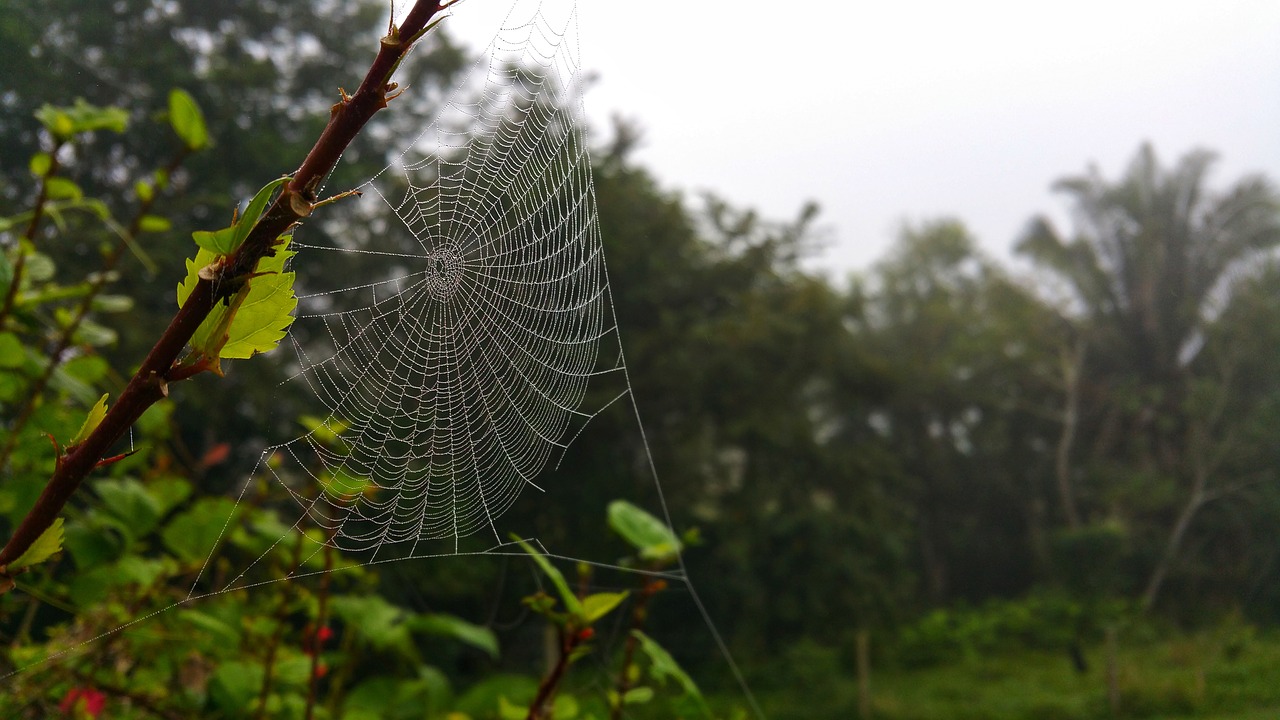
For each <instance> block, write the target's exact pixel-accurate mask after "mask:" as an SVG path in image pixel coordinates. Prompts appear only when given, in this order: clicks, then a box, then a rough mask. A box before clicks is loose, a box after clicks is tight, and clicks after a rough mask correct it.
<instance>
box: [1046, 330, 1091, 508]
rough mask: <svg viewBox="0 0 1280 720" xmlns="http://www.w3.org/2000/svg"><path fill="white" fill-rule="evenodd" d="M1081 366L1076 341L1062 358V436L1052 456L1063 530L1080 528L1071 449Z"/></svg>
mask: <svg viewBox="0 0 1280 720" xmlns="http://www.w3.org/2000/svg"><path fill="white" fill-rule="evenodd" d="M1083 366H1084V341H1082V340H1077V341H1076V344H1075V347H1073V348H1072V349H1071V350H1070V354H1068V353H1066V352H1064V353H1063V358H1062V381H1063V392H1064V393H1065V395H1066V397H1065V398H1063V407H1062V434H1061V435H1059V436H1058V448H1057V453H1056V454H1055V457H1054V465H1053V469H1054V475H1055V477H1056V479H1057V481H1058V500H1059V502H1061V503H1062V512H1063V514H1065V515H1066V518H1067V527H1068V528H1070V529H1072V530H1078V529H1079V528H1080V511H1079V509H1078V508H1077V507H1076V496H1075V488H1074V487H1073V486H1072V483H1071V447H1072V445H1074V444H1075V439H1076V427H1077V426H1078V425H1079V422H1080V372H1081V368H1082V367H1083Z"/></svg>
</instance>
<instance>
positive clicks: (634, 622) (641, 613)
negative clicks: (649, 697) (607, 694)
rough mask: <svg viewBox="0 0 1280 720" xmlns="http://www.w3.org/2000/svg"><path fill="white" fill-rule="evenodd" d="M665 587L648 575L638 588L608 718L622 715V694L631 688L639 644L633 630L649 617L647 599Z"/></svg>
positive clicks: (613, 718)
mask: <svg viewBox="0 0 1280 720" xmlns="http://www.w3.org/2000/svg"><path fill="white" fill-rule="evenodd" d="M666 587H667V583H666V581H665V580H662V579H660V578H656V577H652V576H649V577H646V578H645V581H644V586H643V587H641V588H640V594H639V597H637V598H636V604H635V608H634V609H632V611H631V632H629V633H627V643H626V646H625V647H624V648H623V650H622V668H621V669H620V670H619V671H618V682H617V687H616V688H615V689H616V690H617V691H618V702H617V703H616V704H615V705H613V706H612V707H611V708H610V709H609V718H610V720H617V719H618V718H620V717H622V696H623V695H626V694H627V691H628V690H630V689H631V675H630V670H631V665H632V663H633V662H635V657H636V646H637V645H639V644H640V641H639V639H638V638H637V637H636V634H635V631H636V630H643V629H644V624H645V621H646V620H648V619H649V600H650V599H651V598H652V597H653V596H654V595H657V594H658V593H660V592H662V591H663V590H664V589H666Z"/></svg>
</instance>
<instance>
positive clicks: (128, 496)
mask: <svg viewBox="0 0 1280 720" xmlns="http://www.w3.org/2000/svg"><path fill="white" fill-rule="evenodd" d="M93 489H94V492H96V493H97V495H98V497H99V498H100V499H101V500H102V505H103V507H104V508H105V509H106V510H107V512H109V513H110V514H111V515H113V516H115V517H116V519H118V520H120V521H121V528H122V529H124V530H125V532H126V533H127V534H128V535H129V537H131V538H132V539H134V540H138V539H141V538H142V537H144V536H145V535H146V534H147V533H149V532H151V531H152V530H154V529H155V527H156V524H157V523H159V522H160V516H161V515H162V513H163V511H164V508H163V507H161V504H160V502H159V501H157V500H156V498H154V497H152V495H151V493H149V492H147V488H146V486H144V485H143V484H142V483H140V482H138V481H137V480H135V479H133V478H123V479H119V480H116V479H104V480H99V481H98V482H97V483H95V484H94V486H93Z"/></svg>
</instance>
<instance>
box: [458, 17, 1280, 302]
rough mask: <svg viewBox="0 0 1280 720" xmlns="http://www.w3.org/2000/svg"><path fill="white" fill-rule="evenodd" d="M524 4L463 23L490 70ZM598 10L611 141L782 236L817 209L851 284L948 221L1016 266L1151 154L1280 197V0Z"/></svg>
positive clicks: (668, 182) (665, 178) (584, 40)
mask: <svg viewBox="0 0 1280 720" xmlns="http://www.w3.org/2000/svg"><path fill="white" fill-rule="evenodd" d="M543 4H544V6H547V8H548V10H549V12H550V13H552V14H554V13H556V12H560V11H561V9H562V8H563V7H564V6H566V5H570V4H571V3H570V2H562V0H544V3H543ZM512 6H513V3H512V1H511V0H465V2H462V3H461V4H459V5H458V6H457V7H456V8H455V9H454V11H453V17H452V18H450V19H449V20H448V21H447V23H448V25H449V28H450V31H451V32H452V33H453V35H454V37H455V38H457V39H459V40H461V41H462V42H464V43H465V44H466V45H468V46H469V47H471V48H472V49H473V50H479V49H481V48H483V47H484V46H485V45H486V44H487V43H488V41H489V39H490V38H491V37H492V36H493V35H494V33H495V32H496V30H497V29H498V28H499V27H500V26H501V24H502V21H503V17H504V16H505V15H507V13H508V11H510V10H511V9H512ZM577 6H578V14H579V22H578V28H579V44H580V46H581V59H582V64H583V66H584V68H585V69H586V70H588V71H591V72H595V73H598V74H599V80H598V82H597V83H596V84H595V86H594V87H593V88H592V90H591V91H590V92H589V93H588V94H587V96H586V98H585V104H586V108H587V113H588V115H589V117H591V118H592V121H593V124H594V125H595V126H596V127H598V128H600V129H605V128H606V127H607V122H608V119H609V117H610V116H611V115H613V114H615V113H616V114H621V115H623V116H625V117H628V118H632V119H634V120H636V121H637V122H638V123H639V125H640V126H641V127H642V129H643V131H644V144H643V145H642V147H641V148H640V150H639V151H638V153H637V159H638V160H639V161H640V162H642V163H643V164H644V165H645V166H647V167H648V168H649V169H650V170H651V171H652V172H653V173H654V174H655V175H656V176H657V177H658V178H659V180H660V181H661V182H662V184H663V186H664V187H667V188H670V189H674V190H681V191H685V192H687V193H690V194H692V193H696V192H699V191H701V190H712V191H715V192H716V193H718V194H721V195H722V196H724V197H726V198H727V199H729V200H730V201H732V202H734V203H736V204H739V205H743V206H750V207H754V208H757V209H759V210H761V211H762V212H764V213H765V214H766V215H768V216H770V217H775V218H788V217H792V216H794V214H795V213H796V212H797V211H798V210H799V208H800V207H801V205H802V204H803V202H804V201H805V200H807V199H813V200H816V201H818V202H819V203H820V204H821V206H822V209H823V213H822V216H821V218H822V224H823V225H824V226H825V227H826V228H828V229H829V231H830V234H831V239H832V243H831V245H830V247H829V248H828V249H827V250H826V251H825V253H824V254H823V255H822V256H821V258H820V259H819V263H820V264H821V265H822V266H823V267H825V268H828V269H830V270H831V272H832V273H833V275H834V276H836V277H841V276H843V275H844V274H845V273H846V272H847V271H848V270H850V269H859V268H866V267H867V266H868V265H869V264H870V263H872V262H873V261H874V260H876V259H877V258H879V257H880V256H882V255H883V253H884V252H885V250H886V249H887V248H888V247H889V246H890V244H891V242H892V239H893V237H894V236H895V234H896V231H897V228H898V227H900V225H901V223H902V222H903V221H904V220H911V221H915V220H921V219H927V218H934V217H939V216H943V215H950V216H956V217H959V218H960V219H962V220H964V221H965V222H966V223H967V224H968V225H969V227H970V229H971V230H972V231H973V232H974V234H975V235H977V237H978V238H979V239H980V241H981V242H982V244H983V246H984V247H985V248H987V249H988V250H989V251H990V252H992V253H994V254H997V255H999V256H1001V257H1007V256H1008V254H1009V248H1010V247H1011V245H1012V244H1013V242H1014V240H1015V238H1016V237H1017V235H1018V233H1019V232H1020V231H1021V229H1022V227H1023V226H1024V224H1025V223H1026V221H1027V220H1028V219H1029V218H1030V217H1031V216H1032V215H1033V214H1036V213H1045V212H1047V213H1050V214H1051V215H1052V216H1053V217H1055V218H1057V219H1059V220H1060V221H1061V222H1064V223H1065V218H1066V214H1065V208H1066V206H1065V204H1064V198H1063V197H1061V196H1058V195H1056V194H1054V193H1052V192H1051V191H1050V189H1049V186H1050V184H1051V183H1052V182H1053V181H1054V180H1055V179H1057V178H1059V177H1061V176H1063V175H1067V174H1077V173H1079V172H1081V171H1083V170H1084V169H1085V168H1086V167H1087V166H1088V165H1089V164H1090V163H1096V164H1097V165H1098V166H1099V167H1100V168H1101V169H1102V170H1103V172H1104V173H1105V174H1107V175H1108V176H1111V177H1114V176H1115V175H1116V174H1117V173H1118V172H1119V171H1120V170H1121V169H1122V168H1123V166H1124V164H1125V163H1126V162H1127V161H1128V160H1129V158H1131V157H1132V155H1133V154H1134V152H1135V151H1136V150H1137V148H1138V145H1139V144H1140V143H1141V142H1142V141H1144V140H1150V141H1152V142H1153V143H1154V145H1155V148H1156V150H1157V153H1158V154H1159V155H1160V156H1161V158H1162V160H1163V161H1165V162H1166V163H1171V162H1173V161H1174V160H1176V159H1177V158H1178V157H1179V156H1181V155H1182V154H1183V153H1184V152H1186V151H1187V150H1190V149H1191V148H1193V147H1208V148H1212V149H1214V150H1216V151H1218V152H1219V154H1220V156H1221V162H1220V164H1219V165H1218V166H1217V171H1216V173H1215V176H1214V179H1215V180H1216V181H1217V182H1218V183H1219V186H1221V184H1223V183H1225V182H1227V181H1229V180H1234V179H1236V178H1238V177H1239V176H1241V175H1242V174H1244V173H1247V172H1263V173H1266V174H1267V175H1269V176H1270V177H1271V178H1273V179H1276V180H1280V1H1277V0H1256V1H1254V2H1245V1H1237V2H1231V1H1229V0H1228V1H1224V2H1208V1H1206V0H1201V1H1198V2H1189V1H1177V0H1166V1H1164V2H1152V1H1144V2H1137V1H1131V2H1127V1H1123V0H1109V1H1106V2H1100V1H1094V0H1083V1H1079V0H1077V1H1073V2H1070V3H1067V2H1057V3H1050V2H1026V0H1022V1H1020V2H983V1H981V0H974V1H972V2H964V3H957V2H924V1H916V2H888V1H885V0H881V1H877V2H809V3H802V2H778V1H775V2H762V1H756V0H734V1H730V0H686V1H684V2H679V1H677V2H663V3H635V2H619V0H578V2H577ZM515 12H516V13H517V14H518V13H521V12H523V9H521V8H517V9H516V11H515Z"/></svg>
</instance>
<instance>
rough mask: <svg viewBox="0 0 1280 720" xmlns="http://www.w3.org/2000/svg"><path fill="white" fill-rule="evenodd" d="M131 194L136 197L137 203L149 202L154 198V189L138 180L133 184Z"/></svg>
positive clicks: (145, 182) (147, 183) (143, 181)
mask: <svg viewBox="0 0 1280 720" xmlns="http://www.w3.org/2000/svg"><path fill="white" fill-rule="evenodd" d="M133 193H134V194H135V195H137V196H138V200H139V201H141V202H150V200H151V198H153V197H155V196H156V188H155V186H154V185H152V184H151V183H149V182H147V181H146V180H139V181H138V182H136V183H134V184H133Z"/></svg>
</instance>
